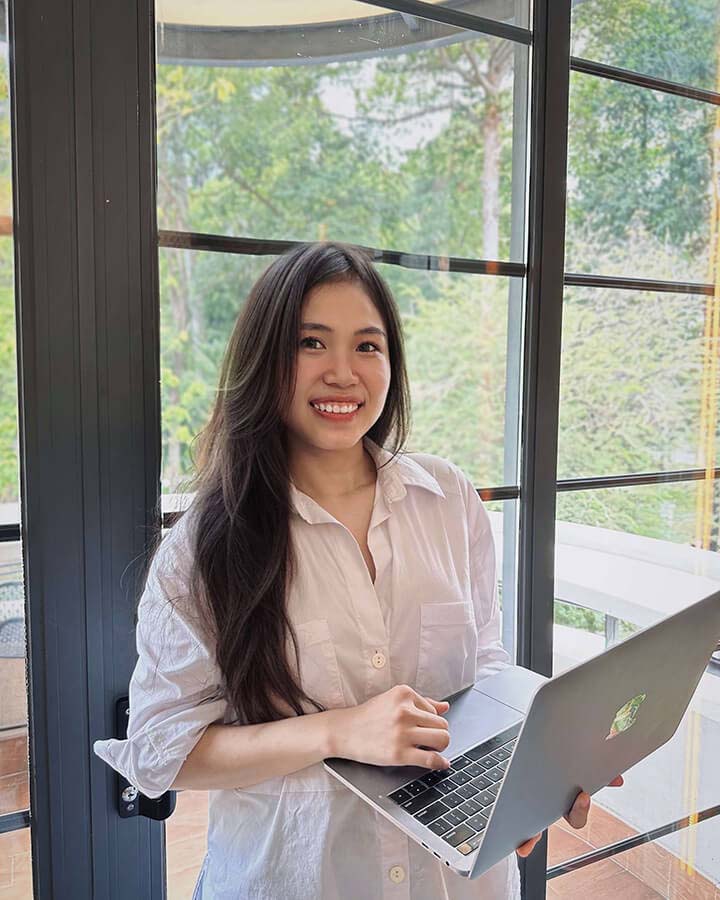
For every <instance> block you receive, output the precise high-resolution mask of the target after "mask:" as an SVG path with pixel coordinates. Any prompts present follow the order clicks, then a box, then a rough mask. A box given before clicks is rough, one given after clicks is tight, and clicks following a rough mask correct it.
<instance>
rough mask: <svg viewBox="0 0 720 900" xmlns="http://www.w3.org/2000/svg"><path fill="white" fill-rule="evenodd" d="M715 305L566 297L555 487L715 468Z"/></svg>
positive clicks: (718, 382)
mask: <svg viewBox="0 0 720 900" xmlns="http://www.w3.org/2000/svg"><path fill="white" fill-rule="evenodd" d="M717 305H718V304H717V301H715V300H714V299H713V298H712V297H709V298H706V297H704V296H701V295H689V294H669V293H650V292H646V291H620V290H614V289H613V290H609V289H603V288H577V287H570V288H567V289H566V294H565V303H564V307H563V340H562V364H561V375H560V425H559V436H558V477H560V478H576V477H582V476H595V475H613V474H624V473H629V472H653V471H673V470H678V469H692V468H695V467H700V468H704V467H705V466H706V465H717V460H718V458H719V456H720V453H719V450H720V443H719V442H718V436H719V434H718V416H717V409H718V399H719V397H720V373H718V369H717V365H716V364H715V353H716V350H715V349H714V348H716V346H717V342H718V339H720V335H717V334H716V335H713V321H714V318H713V310H714V309H716V308H717ZM715 318H717V317H715ZM715 330H717V323H716V325H715ZM703 411H704V412H703ZM701 426H702V427H701Z"/></svg>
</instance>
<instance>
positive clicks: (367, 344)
mask: <svg viewBox="0 0 720 900" xmlns="http://www.w3.org/2000/svg"><path fill="white" fill-rule="evenodd" d="M306 341H315V342H316V343H318V344H320V346H322V341H321V340H320V338H316V337H306V338H303V339H302V340H301V341H300V346H301V347H307V348H308V349H309V350H317V349H319V348H317V347H311V346H310V345H309V344H307V343H306ZM358 346H360V347H372V349H373V350H377V351H378V352H380V348H379V347H378V346H377V344H373V343H372V341H363V342H362V344H359V345H358ZM366 352H367V351H366Z"/></svg>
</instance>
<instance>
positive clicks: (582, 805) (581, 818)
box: [563, 791, 590, 828]
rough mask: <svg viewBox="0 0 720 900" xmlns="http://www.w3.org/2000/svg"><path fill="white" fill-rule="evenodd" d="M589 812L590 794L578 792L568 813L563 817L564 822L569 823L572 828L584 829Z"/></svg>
mask: <svg viewBox="0 0 720 900" xmlns="http://www.w3.org/2000/svg"><path fill="white" fill-rule="evenodd" d="M589 810H590V794H588V793H587V792H586V791H580V793H579V794H578V795H577V797H576V798H575V802H574V803H573V805H572V809H571V810H570V812H569V813H568V814H567V815H566V816H564V817H563V818H564V819H565V821H566V822H569V823H570V825H572V827H573V828H584V827H585V825H586V824H587V817H588V812H589Z"/></svg>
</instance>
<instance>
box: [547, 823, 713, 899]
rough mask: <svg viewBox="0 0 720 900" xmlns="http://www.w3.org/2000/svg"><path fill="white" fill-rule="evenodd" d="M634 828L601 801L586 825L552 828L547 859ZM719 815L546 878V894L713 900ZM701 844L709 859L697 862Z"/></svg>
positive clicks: (570, 853)
mask: <svg viewBox="0 0 720 900" xmlns="http://www.w3.org/2000/svg"><path fill="white" fill-rule="evenodd" d="M636 833H637V832H636V831H635V830H634V829H632V828H630V827H629V826H627V825H625V824H623V823H621V822H619V821H618V820H615V819H614V818H613V817H611V816H609V814H608V813H606V812H605V811H604V810H602V809H600V807H599V806H595V805H594V806H593V807H591V809H590V815H589V816H588V822H587V825H586V826H585V828H582V829H579V830H576V829H574V828H572V827H571V826H570V825H568V824H567V822H565V821H562V822H560V823H558V824H557V825H553V826H552V827H551V828H550V832H549V837H548V864H549V865H551V866H553V865H558V864H559V863H561V862H565V861H567V860H569V859H572V858H574V857H576V856H581V855H582V854H584V853H590V852H591V851H592V850H593V849H596V848H599V847H604V846H607V845H608V844H609V843H611V842H613V841H616V840H622V839H623V838H625V837H630V836H632V835H634V834H636ZM719 846H720V818H717V817H716V818H714V819H707V820H705V821H703V822H699V823H698V824H697V825H695V826H690V827H689V828H686V829H683V830H682V831H679V832H677V833H675V834H672V835H669V836H668V837H664V838H659V839H657V840H656V841H653V842H652V843H647V844H641V845H640V846H639V847H634V848H633V849H632V850H626V851H625V852H624V853H618V854H616V855H615V856H612V857H610V858H609V859H604V860H600V861H599V862H596V863H593V864H592V865H590V866H586V867H585V868H582V869H578V870H576V871H575V872H569V873H568V874H567V875H560V876H558V877H556V878H552V879H551V880H550V881H548V885H547V896H548V898H551V897H582V896H587V897H592V898H593V900H617V898H625V897H638V898H640V897H645V898H648V900H650V898H658V900H659V898H667V900H679V898H688V900H689V898H693V900H702V898H705V900H715V898H716V897H717V896H718V894H717V889H718V887H720V867H719V866H718V860H719V859H720V855H719V854H718V851H717V848H718V847H719ZM699 847H703V848H705V854H704V855H705V856H706V857H709V859H710V861H711V862H710V865H709V866H707V865H706V867H701V866H700V864H699V863H698V861H697V849H698V848H699Z"/></svg>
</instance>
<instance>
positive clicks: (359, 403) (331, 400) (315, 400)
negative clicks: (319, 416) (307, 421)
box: [310, 397, 363, 406]
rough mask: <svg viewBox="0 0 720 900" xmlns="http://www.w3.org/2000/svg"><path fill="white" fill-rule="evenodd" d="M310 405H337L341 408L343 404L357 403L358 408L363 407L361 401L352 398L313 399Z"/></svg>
mask: <svg viewBox="0 0 720 900" xmlns="http://www.w3.org/2000/svg"><path fill="white" fill-rule="evenodd" d="M310 403H337V404H338V406H342V404H343V403H357V404H358V406H362V405H363V401H362V400H356V399H355V398H353V397H345V399H338V398H337V397H314V398H313V399H312V400H311V401H310Z"/></svg>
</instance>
